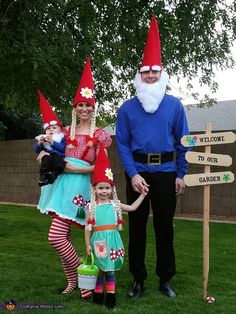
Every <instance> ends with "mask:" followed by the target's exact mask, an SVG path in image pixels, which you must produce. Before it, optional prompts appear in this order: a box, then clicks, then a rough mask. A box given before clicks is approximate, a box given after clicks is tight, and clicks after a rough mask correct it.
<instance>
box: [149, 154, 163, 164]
mask: <svg viewBox="0 0 236 314" xmlns="http://www.w3.org/2000/svg"><path fill="white" fill-rule="evenodd" d="M147 155H148V158H147V162H148V164H149V165H152V166H158V165H160V164H161V154H160V153H158V154H152V153H150V154H147Z"/></svg>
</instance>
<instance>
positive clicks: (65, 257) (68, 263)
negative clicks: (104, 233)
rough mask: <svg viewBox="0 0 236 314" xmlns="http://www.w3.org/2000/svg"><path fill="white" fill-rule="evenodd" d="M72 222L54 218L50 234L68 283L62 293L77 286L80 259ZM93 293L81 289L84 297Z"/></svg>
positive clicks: (50, 242) (49, 237)
mask: <svg viewBox="0 0 236 314" xmlns="http://www.w3.org/2000/svg"><path fill="white" fill-rule="evenodd" d="M70 227H71V224H70V223H68V222H67V221H65V220H62V219H58V218H57V217H54V218H52V224H51V228H50V230H49V234H48V242H49V244H51V245H52V246H53V248H54V249H55V250H56V251H57V252H58V254H59V256H60V259H61V262H62V265H63V269H64V272H65V275H66V278H67V281H68V285H67V287H66V288H65V290H64V291H62V293H69V292H71V291H73V290H75V289H76V287H77V279H78V277H77V267H78V266H79V264H80V259H79V257H78V255H77V253H76V251H75V248H74V246H73V245H72V243H71V230H70ZM90 295H91V291H87V290H81V296H82V298H85V297H88V296H90Z"/></svg>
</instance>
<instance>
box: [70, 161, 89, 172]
mask: <svg viewBox="0 0 236 314" xmlns="http://www.w3.org/2000/svg"><path fill="white" fill-rule="evenodd" d="M93 170H94V165H92V166H88V167H84V168H78V167H75V166H74V165H72V164H71V163H70V162H68V161H67V162H66V167H65V170H64V172H65V173H81V174H89V173H91V172H93Z"/></svg>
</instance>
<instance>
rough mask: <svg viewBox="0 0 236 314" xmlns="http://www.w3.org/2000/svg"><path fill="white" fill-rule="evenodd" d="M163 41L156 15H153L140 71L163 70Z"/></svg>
mask: <svg viewBox="0 0 236 314" xmlns="http://www.w3.org/2000/svg"><path fill="white" fill-rule="evenodd" d="M161 69H162V65H161V43H160V36H159V29H158V25H157V20H156V17H155V16H153V17H152V20H151V25H150V28H149V31H148V35H147V40H146V45H145V48H144V52H143V59H142V64H141V67H140V72H144V71H149V70H154V71H161Z"/></svg>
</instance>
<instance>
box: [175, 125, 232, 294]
mask: <svg viewBox="0 0 236 314" xmlns="http://www.w3.org/2000/svg"><path fill="white" fill-rule="evenodd" d="M235 140H236V135H235V134H234V133H233V132H224V133H211V123H207V125H206V133H205V134H200V135H193V136H191V135H187V136H183V137H182V139H181V143H182V145H183V146H185V147H193V146H205V153H199V152H187V153H186V160H187V161H188V162H189V163H195V164H202V165H204V173H200V174H192V175H191V174H190V175H186V176H185V177H184V182H185V184H186V185H187V186H197V185H203V186H204V188H203V298H204V300H207V287H208V277H209V217H210V186H211V185H212V184H222V183H231V182H233V181H234V174H233V173H232V172H230V171H224V172H214V173H211V166H212V165H214V166H230V165H231V164H232V158H231V157H230V156H228V155H220V154H211V145H217V144H226V143H234V142H235Z"/></svg>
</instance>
